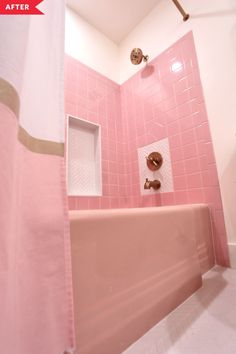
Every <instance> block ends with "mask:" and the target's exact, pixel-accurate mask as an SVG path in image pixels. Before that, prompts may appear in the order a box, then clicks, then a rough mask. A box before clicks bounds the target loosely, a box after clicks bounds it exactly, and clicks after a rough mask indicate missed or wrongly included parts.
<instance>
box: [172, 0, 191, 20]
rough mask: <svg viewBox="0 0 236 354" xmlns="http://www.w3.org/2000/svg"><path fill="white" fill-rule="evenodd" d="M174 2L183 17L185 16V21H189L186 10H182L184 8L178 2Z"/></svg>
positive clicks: (175, 0)
mask: <svg viewBox="0 0 236 354" xmlns="http://www.w3.org/2000/svg"><path fill="white" fill-rule="evenodd" d="M172 1H173V3H174V4H175V6H176V7H177V9H178V10H179V12H180V13H181V15H182V16H183V21H187V20H188V19H189V14H187V13H186V12H185V11H184V9H183V8H182V6H181V5H180V3H179V2H178V0H172Z"/></svg>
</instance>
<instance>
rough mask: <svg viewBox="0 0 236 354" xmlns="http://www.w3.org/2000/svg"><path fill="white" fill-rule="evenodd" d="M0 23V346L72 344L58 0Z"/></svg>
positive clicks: (20, 349)
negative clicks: (36, 13) (39, 13)
mask: <svg viewBox="0 0 236 354" xmlns="http://www.w3.org/2000/svg"><path fill="white" fill-rule="evenodd" d="M40 9H41V10H42V11H43V12H44V13H45V15H42V16H1V18H0V37H1V40H0V124H1V127H0V164H1V172H0V313H1V321H0V345H1V352H3V353H10V354H31V353H32V354H46V353H50V354H62V353H63V352H64V351H65V352H66V351H68V352H71V351H72V350H73V347H74V323H73V300H72V280H71V259H70V239H69V222H68V208H67V196H66V187H65V185H66V184H65V166H64V157H63V151H64V110H63V102H64V87H63V73H64V68H63V62H64V1H63V0H50V1H44V2H43V3H42V6H40Z"/></svg>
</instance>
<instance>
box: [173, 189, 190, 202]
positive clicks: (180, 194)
mask: <svg viewBox="0 0 236 354" xmlns="http://www.w3.org/2000/svg"><path fill="white" fill-rule="evenodd" d="M174 198H175V203H176V204H186V203H188V193H187V191H185V190H183V191H177V192H174Z"/></svg>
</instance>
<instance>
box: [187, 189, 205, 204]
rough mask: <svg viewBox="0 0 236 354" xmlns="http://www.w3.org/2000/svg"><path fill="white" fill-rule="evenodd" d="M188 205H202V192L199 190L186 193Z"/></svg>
mask: <svg viewBox="0 0 236 354" xmlns="http://www.w3.org/2000/svg"><path fill="white" fill-rule="evenodd" d="M188 199H189V203H204V202H205V197H204V192H203V190H202V189H201V188H196V189H191V190H189V191H188Z"/></svg>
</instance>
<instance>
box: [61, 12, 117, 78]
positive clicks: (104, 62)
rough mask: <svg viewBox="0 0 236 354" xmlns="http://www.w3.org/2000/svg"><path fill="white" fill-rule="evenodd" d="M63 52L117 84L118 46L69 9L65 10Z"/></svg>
mask: <svg viewBox="0 0 236 354" xmlns="http://www.w3.org/2000/svg"><path fill="white" fill-rule="evenodd" d="M65 52H66V53H67V54H69V55H70V56H72V57H73V58H75V59H77V60H79V61H80V62H81V63H84V64H86V65H88V66H89V67H90V68H92V69H94V70H96V71H98V72H99V73H101V74H103V75H105V76H106V77H108V78H109V79H111V80H113V81H116V82H118V80H119V72H118V70H117V68H118V60H119V55H118V46H117V45H116V44H115V43H114V42H112V41H111V40H110V39H108V38H107V37H106V36H104V35H103V34H102V33H101V32H99V31H98V30H97V29H96V28H94V27H93V26H91V25H90V24H88V23H87V22H86V21H84V20H83V19H82V18H81V17H80V16H78V15H77V14H76V13H75V12H74V11H73V10H71V9H70V8H66V28H65Z"/></svg>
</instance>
